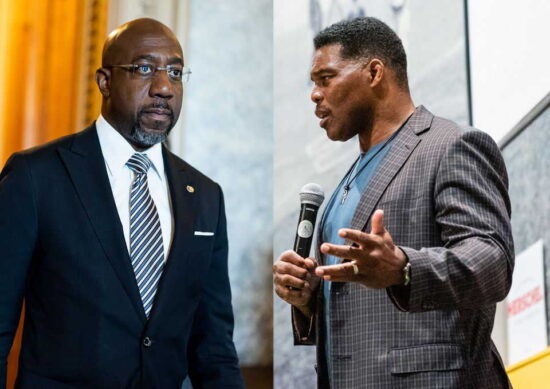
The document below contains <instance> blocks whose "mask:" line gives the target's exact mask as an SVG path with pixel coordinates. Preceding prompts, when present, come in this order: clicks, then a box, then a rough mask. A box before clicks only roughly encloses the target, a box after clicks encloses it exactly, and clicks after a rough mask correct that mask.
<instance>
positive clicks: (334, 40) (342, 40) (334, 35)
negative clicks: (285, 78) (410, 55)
mask: <svg viewBox="0 0 550 389" xmlns="http://www.w3.org/2000/svg"><path fill="white" fill-rule="evenodd" d="M313 44H314V46H315V50H318V49H320V48H321V47H324V46H327V45H332V44H339V45H341V46H342V49H341V51H340V55H341V56H342V58H344V59H360V58H365V59H367V58H368V59H372V58H375V57H376V58H379V59H380V60H382V61H383V62H384V63H385V65H387V66H388V67H390V68H391V69H393V71H394V73H395V76H396V78H397V82H398V83H399V85H400V86H401V87H402V88H406V89H408V81H407V54H405V49H404V48H403V43H402V42H401V39H400V38H399V37H398V36H397V34H396V33H395V32H394V31H393V30H392V29H391V28H390V27H389V26H388V25H387V24H386V23H384V22H382V21H381V20H378V19H376V18H373V17H360V18H355V19H350V20H343V21H341V22H338V23H335V24H333V25H331V26H329V27H327V28H325V29H323V30H321V31H320V32H319V33H318V34H317V35H316V36H315V38H313Z"/></svg>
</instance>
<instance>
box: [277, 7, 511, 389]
mask: <svg viewBox="0 0 550 389" xmlns="http://www.w3.org/2000/svg"><path fill="white" fill-rule="evenodd" d="M314 43H315V49H316V51H315V55H314V58H313V66H312V70H311V76H312V80H313V81H314V83H315V86H314V88H313V91H312V95H311V97H312V100H313V102H314V103H315V104H316V114H317V116H318V117H319V118H320V119H321V123H320V125H321V127H323V128H324V129H325V130H326V132H327V136H328V137H329V138H330V139H331V140H340V141H346V140H348V139H350V138H352V137H354V136H355V135H358V139H359V144H360V148H361V152H362V155H361V157H360V158H359V159H358V161H357V162H356V164H354V166H353V167H352V168H351V169H350V171H349V172H348V174H346V176H345V177H344V179H343V180H342V183H341V184H340V186H339V187H338V188H337V189H336V191H335V192H334V194H333V195H332V198H331V200H330V201H329V202H328V204H327V208H326V210H325V213H324V214H323V216H322V218H321V221H320V226H319V229H318V236H317V238H318V239H317V241H318V246H317V250H316V254H317V260H316V261H315V260H313V259H311V258H308V259H304V258H301V257H299V256H298V255H297V254H296V253H294V252H292V251H287V252H285V253H283V254H282V255H281V257H280V258H279V259H278V261H277V262H276V263H275V264H274V267H273V271H274V283H275V290H276V292H277V294H278V295H279V296H280V297H281V298H283V299H284V300H285V301H287V302H289V303H290V304H292V317H293V326H294V336H295V343H296V344H304V345H308V344H310V345H313V344H316V345H317V357H318V364H317V372H318V383H319V387H321V388H328V387H331V388H346V389H348V388H392V389H393V388H407V389H409V388H491V389H492V388H506V387H509V381H508V379H507V377H506V373H505V370H504V367H503V364H502V361H501V359H500V356H499V355H498V352H497V350H496V349H495V346H494V344H493V343H492V341H491V338H490V335H491V330H492V327H493V321H494V314H495V304H496V302H497V301H500V300H502V299H504V297H505V296H506V294H507V293H508V290H509V288H510V283H511V279H512V270H513V259H514V257H513V241H512V235H511V227H510V220H509V218H510V202H509V199H508V194H507V175H506V169H505V166H504V162H503V159H502V156H501V154H500V152H499V149H498V147H497V145H496V144H495V143H494V141H493V140H492V139H491V138H490V137H489V136H488V135H487V134H485V133H483V132H481V131H477V130H474V129H470V128H468V129H465V128H461V127H460V126H458V125H457V124H455V123H453V122H451V121H448V120H445V119H443V118H439V117H437V116H434V115H433V114H431V113H430V112H429V111H428V110H427V109H426V108H424V107H422V106H419V107H416V108H415V106H414V105H413V103H412V99H411V97H410V94H409V88H408V83H407V74H406V56H405V52H404V50H403V46H402V44H401V41H400V39H399V38H398V37H397V35H396V34H395V33H394V32H393V31H392V30H391V29H390V28H389V27H388V26H386V25H385V24H384V23H382V22H381V21H379V20H377V19H374V18H358V19H354V20H351V21H344V22H340V23H337V24H335V25H332V26H330V27H328V28H327V29H325V30H323V31H321V32H320V33H319V34H318V35H317V36H316V38H315V41H314ZM346 204H347V205H346ZM350 204H351V205H350ZM346 206H347V207H348V208H346ZM350 206H351V207H352V208H351V209H352V211H351V212H348V211H347V209H349V207H350ZM335 258H336V259H337V260H335ZM318 264H319V265H318Z"/></svg>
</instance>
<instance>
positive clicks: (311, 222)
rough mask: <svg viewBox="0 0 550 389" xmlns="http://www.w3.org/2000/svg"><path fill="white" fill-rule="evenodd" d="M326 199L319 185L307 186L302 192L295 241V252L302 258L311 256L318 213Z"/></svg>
mask: <svg viewBox="0 0 550 389" xmlns="http://www.w3.org/2000/svg"><path fill="white" fill-rule="evenodd" d="M324 199H325V194H324V193H323V189H322V188H321V186H319V185H317V184H313V183H311V184H306V185H304V187H303V188H302V190H300V202H301V204H302V206H301V209H300V218H299V219H298V227H297V228H296V239H295V240H294V251H295V252H296V253H297V254H298V255H299V256H301V257H302V258H307V257H308V256H309V251H310V250H311V242H312V241H313V231H314V230H315V220H316V219H317V211H319V207H320V206H321V204H322V203H323V200H324Z"/></svg>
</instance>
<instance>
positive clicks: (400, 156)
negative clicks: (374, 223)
mask: <svg viewBox="0 0 550 389" xmlns="http://www.w3.org/2000/svg"><path fill="white" fill-rule="evenodd" d="M432 119H433V115H432V114H431V113H430V112H429V111H428V110H426V109H425V108H424V107H423V106H419V107H418V108H417V109H416V111H415V112H414V113H413V115H412V116H411V118H410V119H409V121H408V122H407V124H405V127H404V128H403V129H402V130H401V132H400V133H399V134H398V135H397V136H396V138H395V139H394V140H393V142H392V145H391V149H390V151H389V152H388V154H387V155H386V157H385V158H384V160H383V161H382V163H381V164H380V167H379V168H378V169H377V170H376V173H375V174H374V176H373V177H372V179H371V181H370V182H369V184H368V185H367V188H366V190H365V191H364V192H363V194H362V196H361V199H360V200H359V204H358V206H357V208H356V210H355V213H354V215H353V219H352V221H351V228H352V229H356V230H365V228H366V227H367V225H368V223H369V220H370V217H371V215H372V213H373V212H374V208H375V206H376V204H378V201H379V200H380V198H381V197H382V195H383V194H384V192H385V191H386V188H387V187H388V185H389V184H390V183H391V182H392V180H393V178H394V177H395V176H396V174H397V173H398V172H399V170H401V168H402V167H403V165H404V164H405V162H407V160H408V159H409V157H410V155H411V153H412V152H413V150H414V149H415V148H416V146H417V145H418V143H419V142H420V138H419V137H418V134H420V133H421V132H423V131H424V130H426V129H428V128H429V127H430V125H431V122H432ZM346 243H347V244H350V243H351V242H349V241H348V242H346Z"/></svg>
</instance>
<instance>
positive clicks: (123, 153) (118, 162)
mask: <svg viewBox="0 0 550 389" xmlns="http://www.w3.org/2000/svg"><path fill="white" fill-rule="evenodd" d="M95 126H96V129H97V136H98V137H99V144H100V146H101V152H102V153H103V158H104V159H105V163H106V165H107V171H108V172H109V175H110V176H114V177H119V175H120V174H127V173H125V172H127V171H128V169H129V168H128V167H127V166H126V162H128V160H129V159H130V158H131V157H132V155H134V154H135V153H136V151H135V150H134V149H133V147H132V146H131V145H130V143H128V141H127V140H126V139H124V137H123V136H122V135H120V133H119V132H118V131H117V130H115V129H114V128H113V126H111V124H109V122H108V121H107V120H105V118H104V117H103V116H102V115H99V117H98V118H97V121H96V123H95ZM141 153H142V154H146V155H147V157H148V158H149V159H150V160H151V162H152V165H153V170H154V171H155V173H156V174H157V175H158V176H159V178H160V180H161V181H162V182H164V160H163V159H162V145H161V144H160V143H157V144H156V145H154V146H151V147H149V148H148V149H147V150H145V151H141Z"/></svg>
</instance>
